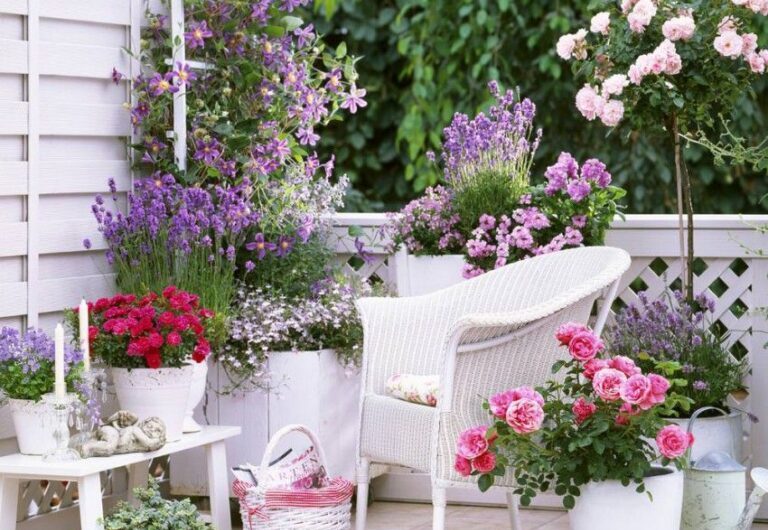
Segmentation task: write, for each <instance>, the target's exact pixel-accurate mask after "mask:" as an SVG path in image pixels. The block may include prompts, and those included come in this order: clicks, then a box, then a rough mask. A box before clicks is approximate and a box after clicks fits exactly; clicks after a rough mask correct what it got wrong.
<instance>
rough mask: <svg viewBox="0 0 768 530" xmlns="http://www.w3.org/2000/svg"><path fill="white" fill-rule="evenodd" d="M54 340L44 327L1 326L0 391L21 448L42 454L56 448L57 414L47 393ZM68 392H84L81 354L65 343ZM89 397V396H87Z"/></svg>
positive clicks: (51, 380) (51, 384) (50, 384)
mask: <svg viewBox="0 0 768 530" xmlns="http://www.w3.org/2000/svg"><path fill="white" fill-rule="evenodd" d="M54 349H55V348H54V341H53V339H51V338H50V337H48V336H47V335H46V334H45V333H44V332H43V331H42V330H39V329H34V328H29V329H28V330H27V331H26V332H25V333H23V334H22V333H20V332H19V331H18V330H17V329H14V328H10V327H4V328H2V329H0V392H2V394H3V395H4V396H5V397H6V398H8V401H9V403H10V410H11V416H12V418H13V426H14V429H15V431H16V440H17V442H18V445H19V451H20V452H21V453H22V454H27V455H43V454H46V453H49V452H51V451H53V450H54V449H55V448H56V440H55V438H54V427H55V425H56V421H57V420H56V415H55V413H54V410H53V407H52V405H51V403H49V402H47V401H46V399H45V398H46V395H47V394H50V393H52V392H53V391H54V381H55V375H54ZM64 370H65V377H66V383H67V391H68V392H78V393H80V394H81V395H82V394H83V393H84V392H85V391H86V390H87V389H86V387H85V385H80V383H81V382H82V354H81V353H80V352H79V351H77V350H74V349H72V348H71V347H69V346H68V345H65V346H64ZM84 397H85V398H86V400H87V396H84Z"/></svg>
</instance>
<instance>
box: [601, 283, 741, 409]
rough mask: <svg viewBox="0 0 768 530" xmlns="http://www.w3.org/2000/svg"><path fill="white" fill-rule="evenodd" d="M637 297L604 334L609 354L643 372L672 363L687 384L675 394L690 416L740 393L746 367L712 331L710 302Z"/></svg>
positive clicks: (669, 295) (671, 295)
mask: <svg viewBox="0 0 768 530" xmlns="http://www.w3.org/2000/svg"><path fill="white" fill-rule="evenodd" d="M638 297H639V303H637V304H632V305H630V306H628V307H627V308H625V309H624V310H622V311H621V312H620V313H619V314H618V315H617V316H616V321H615V323H614V324H613V325H612V326H611V327H610V328H609V329H608V331H607V340H608V342H609V344H610V347H611V349H612V351H613V352H614V353H616V354H617V355H623V356H626V357H629V358H630V359H634V360H635V361H636V362H637V363H638V365H639V366H640V367H641V368H643V369H644V370H645V369H646V368H647V367H650V366H653V365H654V364H655V363H657V362H659V361H673V362H675V363H677V364H679V366H680V370H679V372H678V374H676V376H677V377H678V378H680V379H683V380H685V381H686V383H687V385H686V386H685V387H684V388H681V389H680V390H679V393H680V394H683V395H685V396H687V397H689V398H690V399H692V400H693V402H694V405H693V408H692V409H691V410H695V409H697V408H700V407H705V406H715V407H720V408H726V407H727V402H726V400H727V398H728V396H729V395H730V394H731V393H733V392H736V391H738V390H741V389H743V388H744V385H743V383H742V378H743V376H744V375H745V373H746V369H747V366H746V365H745V363H744V362H743V361H739V360H737V359H735V358H734V357H733V356H732V355H731V353H730V352H729V351H728V335H727V334H721V333H718V332H717V330H716V329H715V327H714V326H713V322H712V312H713V311H714V309H715V304H714V300H712V299H711V298H710V297H708V296H706V295H704V294H700V295H698V296H696V298H695V300H694V301H692V302H689V301H687V300H686V298H685V295H684V293H682V292H680V291H674V292H671V293H670V292H667V293H665V295H664V296H662V297H659V298H657V299H655V300H651V299H650V298H649V297H648V295H647V293H644V292H641V293H639V294H638ZM677 412H678V413H685V411H681V410H678V411H677Z"/></svg>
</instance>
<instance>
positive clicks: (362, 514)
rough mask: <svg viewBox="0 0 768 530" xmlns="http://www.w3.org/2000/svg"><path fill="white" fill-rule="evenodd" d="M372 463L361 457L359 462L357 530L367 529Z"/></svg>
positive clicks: (356, 511) (356, 509)
mask: <svg viewBox="0 0 768 530" xmlns="http://www.w3.org/2000/svg"><path fill="white" fill-rule="evenodd" d="M370 467H371V463H370V462H369V461H368V460H367V459H366V458H361V459H360V461H359V462H358V464H357V507H356V508H355V530H365V520H366V518H367V517H368V485H369V484H370V482H371V474H370Z"/></svg>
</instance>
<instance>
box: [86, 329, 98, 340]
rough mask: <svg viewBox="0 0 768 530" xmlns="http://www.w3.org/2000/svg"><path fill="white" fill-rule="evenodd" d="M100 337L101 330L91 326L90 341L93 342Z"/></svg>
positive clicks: (89, 331)
mask: <svg viewBox="0 0 768 530" xmlns="http://www.w3.org/2000/svg"><path fill="white" fill-rule="evenodd" d="M98 336H99V328H97V327H96V326H90V327H89V328H88V340H89V341H91V342H93V341H94V340H96V337H98Z"/></svg>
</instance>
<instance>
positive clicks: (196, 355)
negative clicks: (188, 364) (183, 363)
mask: <svg viewBox="0 0 768 530" xmlns="http://www.w3.org/2000/svg"><path fill="white" fill-rule="evenodd" d="M206 357H208V356H207V355H206V354H204V353H200V352H198V351H197V350H195V351H194V352H192V360H193V361H195V362H196V363H201V362H203V361H204V360H205V358H206Z"/></svg>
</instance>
